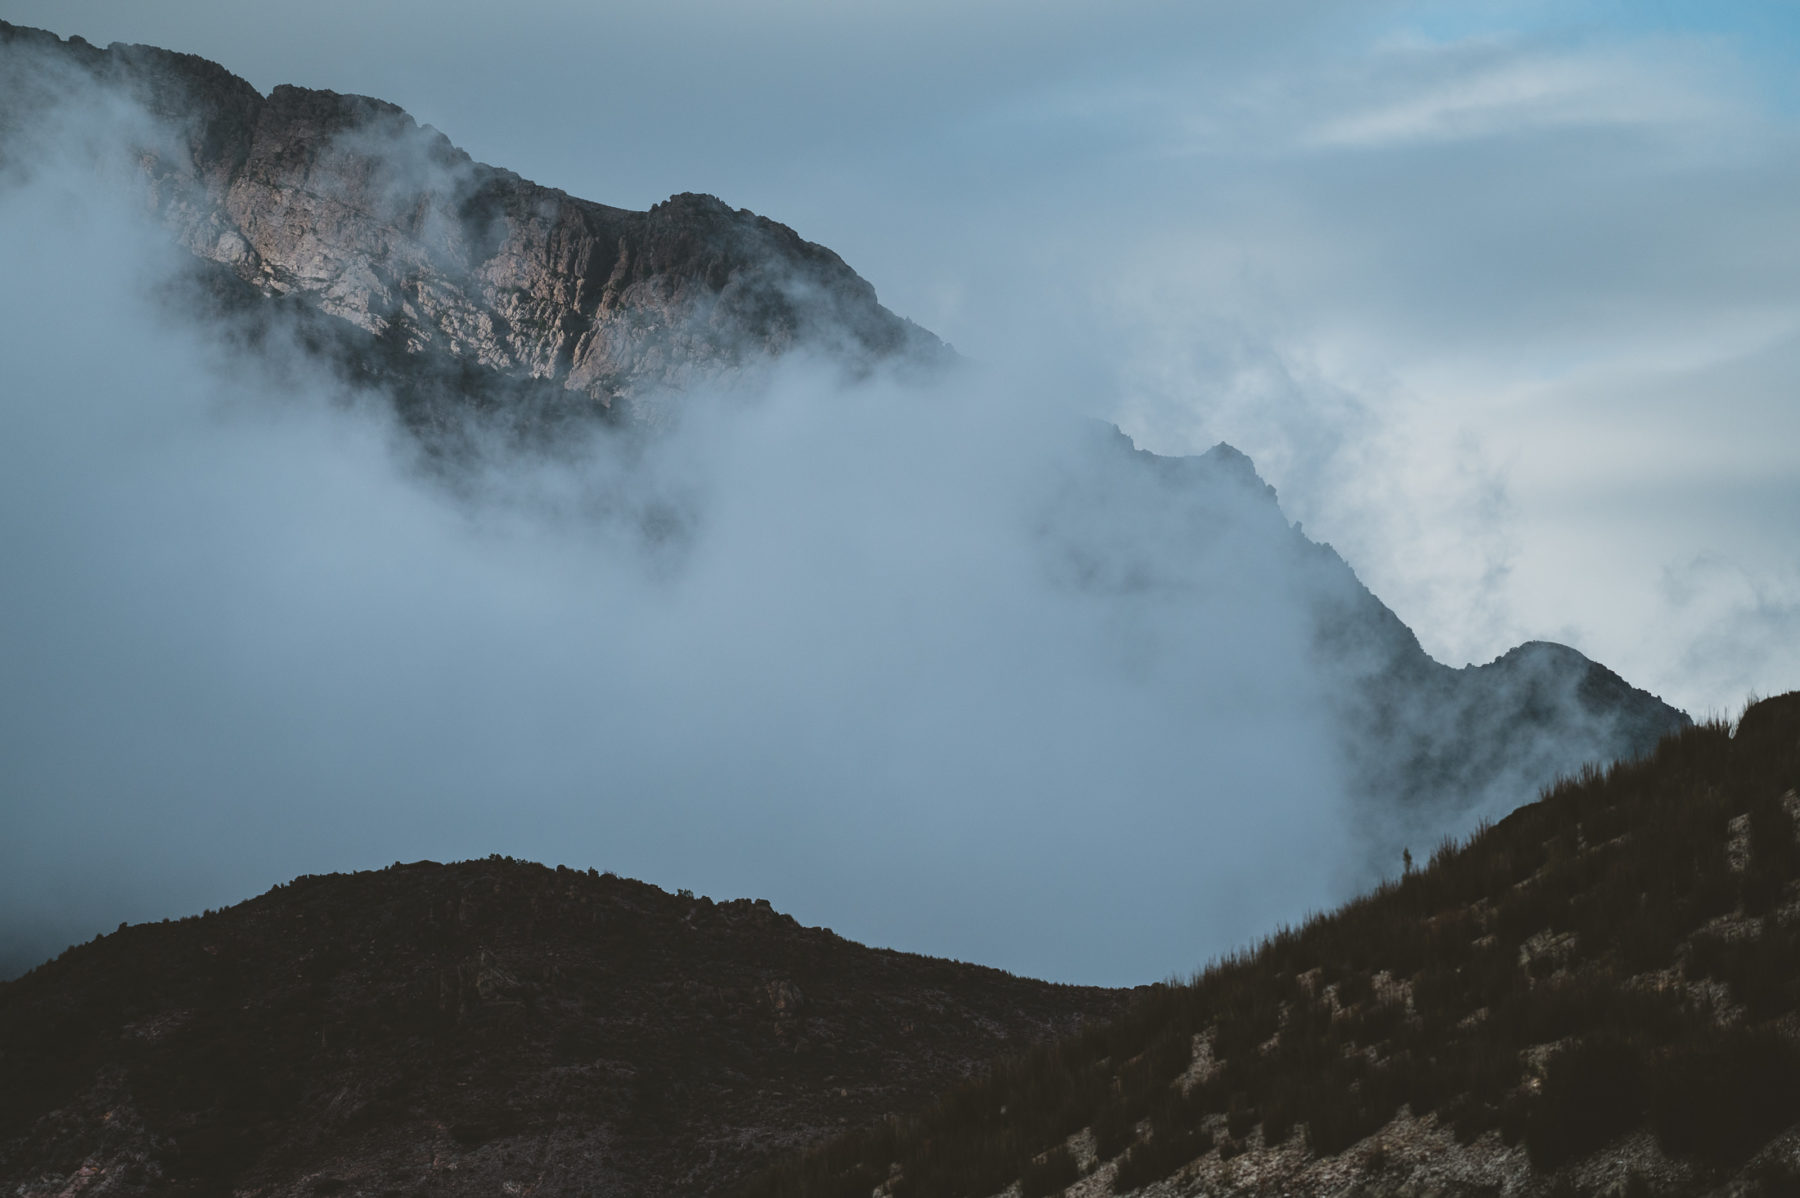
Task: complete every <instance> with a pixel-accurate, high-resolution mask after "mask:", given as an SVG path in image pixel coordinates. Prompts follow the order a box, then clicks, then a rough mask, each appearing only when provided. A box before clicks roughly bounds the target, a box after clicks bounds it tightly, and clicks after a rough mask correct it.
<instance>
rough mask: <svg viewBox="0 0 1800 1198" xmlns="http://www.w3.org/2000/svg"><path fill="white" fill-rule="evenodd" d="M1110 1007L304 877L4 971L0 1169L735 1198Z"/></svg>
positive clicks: (661, 919)
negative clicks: (756, 1182)
mask: <svg viewBox="0 0 1800 1198" xmlns="http://www.w3.org/2000/svg"><path fill="white" fill-rule="evenodd" d="M1128 996H1129V992H1125V991H1116V990H1102V989H1092V988H1083V987H1074V986H1059V985H1052V984H1049V983H1046V982H1035V981H1028V980H1026V979H1023V978H1017V977H1013V976H1011V975H1009V974H1005V973H1001V972H1000V971H998V970H993V969H985V968H981V967H978V966H975V965H964V964H960V963H957V962H952V961H942V960H935V959H931V958H927V957H918V956H912V955H909V954H905V953H898V952H889V951H882V950H876V949H870V948H864V947H863V946H861V945H857V944H853V943H850V942H849V941H846V940H843V939H841V938H840V937H838V936H836V935H834V934H833V933H832V932H831V931H829V930H828V929H825V928H804V927H801V926H800V925H799V924H797V923H796V922H795V921H794V920H793V919H791V918H789V917H788V916H785V915H782V914H780V913H778V912H776V911H775V910H773V909H772V908H771V907H770V906H769V904H768V903H766V902H752V901H749V900H743V899H740V900H736V901H732V902H713V901H712V900H710V899H708V898H695V897H693V896H691V895H688V894H685V893H683V894H668V893H665V892H664V891H662V890H659V889H657V888H656V887H654V886H648V885H645V884H643V883H640V882H633V881H628V880H625V879H622V878H616V877H614V876H612V875H610V874H596V873H594V872H592V871H577V870H570V869H564V868H559V869H548V868H545V867H543V866H540V865H530V864H526V863H524V862H518V861H513V860H510V859H506V858H491V859H488V860H483V861H471V862H464V863H461V864H456V865H438V864H433V863H429V862H421V863H418V864H413V865H404V866H402V865H396V866H394V867H393V868H391V869H387V870H383V871H379V872H373V873H358V874H346V875H339V874H333V875H329V876H319V877H304V878H299V879H297V880H295V881H293V882H291V883H289V884H287V885H284V886H277V887H276V888H275V889H273V890H271V891H269V892H268V893H267V894H264V895H263V896H261V897H260V898H257V899H253V900H251V901H249V902H246V903H242V904H240V905H238V906H236V907H232V908H230V909H228V910H224V911H218V912H209V913H207V914H206V915H204V916H201V917H192V918H187V919H181V920H175V921H171V922H163V923H154V924H142V925H136V926H132V927H122V928H120V929H119V930H118V931H117V932H116V933H113V934H111V935H108V936H105V937H101V938H99V939H97V940H95V941H94V942H92V943H89V944H86V945H83V946H81V947H78V948H74V949H71V950H69V951H68V952H67V953H64V954H63V955H62V956H61V957H60V958H58V959H57V960H55V961H53V962H50V963H48V964H45V965H43V966H40V967H39V968H38V969H36V970H34V971H32V972H31V973H29V974H27V975H25V976H24V977H23V978H21V979H19V980H16V981H13V982H9V983H4V984H0V1078H4V1079H5V1084H4V1085H0V1187H3V1189H4V1192H5V1193H7V1194H11V1195H18V1196H20V1198H26V1196H37V1195H51V1194H61V1195H79V1194H96V1195H97V1194H138V1193H152V1192H155V1193H176V1194H182V1193H186V1194H207V1193H231V1192H239V1193H257V1194H264V1195H275V1194H292V1195H315V1194H337V1193H360V1194H369V1195H377V1194H388V1195H398V1194H413V1193H434V1194H539V1195H549V1194H575V1193H583V1194H594V1193H604V1194H617V1195H663V1194H669V1195H673V1194H724V1193H731V1192H733V1191H734V1190H735V1189H736V1188H737V1186H738V1185H739V1183H740V1182H741V1181H742V1180H743V1179H744V1178H745V1177H746V1176H747V1175H748V1174H749V1173H750V1172H752V1171H754V1169H755V1168H756V1167H757V1166H759V1165H760V1164H762V1163H764V1162H766V1161H768V1160H769V1159H771V1157H772V1156H773V1155H774V1154H777V1153H779V1152H781V1151H782V1150H788V1149H793V1148H797V1147H800V1146H804V1145H807V1144H811V1143H815V1142H817V1141H819V1140H820V1139H822V1138H824V1137H826V1136H829V1135H831V1134H833V1133H835V1132H839V1131H842V1130H845V1129H847V1128H853V1127H863V1126H867V1125H869V1124H871V1123H874V1122H879V1121H881V1120H883V1119H884V1118H886V1117H888V1116H890V1115H898V1114H900V1113H902V1112H904V1111H907V1110H910V1109H912V1108H913V1107H915V1106H918V1105H919V1104H921V1103H923V1102H924V1101H925V1100H926V1099H927V1098H928V1097H929V1096H930V1095H931V1094H933V1093H935V1092H936V1091H938V1090H940V1089H943V1088H945V1087H947V1086H950V1085H954V1084H957V1083H959V1082H961V1081H962V1080H964V1079H965V1078H967V1077H968V1076H969V1075H971V1074H972V1073H975V1072H977V1071H979V1070H980V1069H981V1068H982V1067H984V1066H985V1063H986V1062H987V1061H989V1060H991V1059H993V1058H994V1057H996V1056H999V1055H1002V1054H1005V1053H1008V1052H1013V1051H1017V1050H1019V1049H1021V1048H1023V1047H1025V1046H1027V1045H1030V1044H1033V1043H1037V1042H1041V1041H1044V1040H1046V1039H1048V1038H1050V1037H1052V1036H1053V1035H1057V1034H1065V1033H1068V1032H1071V1031H1074V1030H1076V1029H1077V1028H1079V1027H1081V1026H1083V1025H1085V1024H1086V1023H1087V1022H1089V1021H1091V1020H1093V1019H1095V1018H1097V1017H1101V1016H1105V1015H1109V1014H1112V1013H1115V1012H1117V1011H1118V1010H1119V1009H1121V1007H1122V1006H1123V1004H1124V1003H1125V1002H1126V1001H1127V999H1128Z"/></svg>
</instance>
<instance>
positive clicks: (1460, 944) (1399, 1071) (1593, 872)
mask: <svg viewBox="0 0 1800 1198" xmlns="http://www.w3.org/2000/svg"><path fill="white" fill-rule="evenodd" d="M1797 784H1800V693H1797V694H1792V695H1787V696H1785V697H1783V698H1780V699H1772V700H1768V701H1766V702H1762V703H1759V704H1757V705H1756V706H1754V707H1752V708H1751V709H1750V710H1749V711H1748V712H1747V713H1746V715H1745V716H1744V718H1743V720H1742V721H1741V722H1740V724H1739V726H1738V727H1737V729H1736V730H1735V735H1734V733H1733V731H1732V730H1731V729H1729V728H1727V727H1725V726H1722V725H1718V724H1713V725H1708V726H1704V727H1696V728H1691V729H1688V730H1686V731H1683V732H1680V733H1676V734H1674V735H1671V736H1670V737H1668V738H1667V739H1665V740H1664V741H1663V742H1662V744H1661V746H1660V747H1659V748H1658V749H1657V751H1656V752H1655V753H1654V755H1652V756H1651V757H1649V758H1648V759H1646V760H1642V761H1639V762H1636V763H1632V764H1624V765H1619V766H1615V767H1613V768H1611V769H1609V770H1607V771H1605V772H1603V773H1602V772H1596V771H1590V772H1589V773H1587V774H1586V775H1584V776H1583V777H1581V778H1579V779H1577V780H1574V781H1571V782H1567V783H1564V784H1562V785H1560V786H1558V787H1556V788H1555V789H1554V790H1553V791H1552V792H1550V793H1549V794H1548V795H1547V796H1546V797H1545V798H1544V799H1543V800H1542V801H1540V802H1538V803H1536V804H1534V805H1532V806H1530V807H1526V808H1523V809H1521V810H1520V811H1518V812H1516V813H1514V814H1513V815H1511V816H1509V817H1508V818H1507V819H1505V820H1503V821H1502V822H1500V823H1499V824H1498V825H1496V826H1493V827H1490V828H1487V829H1485V830H1483V831H1482V832H1481V833H1479V834H1478V835H1476V836H1475V837H1473V838H1472V839H1471V840H1470V842H1469V843H1467V844H1465V845H1460V846H1458V845H1447V846H1445V847H1444V848H1442V849H1441V850H1440V851H1439V852H1438V853H1437V854H1436V855H1435V856H1434V857H1433V859H1432V860H1431V862H1430V863H1429V864H1428V865H1427V866H1426V867H1425V868H1423V869H1420V870H1418V871H1415V872H1411V873H1409V874H1408V875H1407V876H1405V877H1404V878H1403V879H1401V880H1400V881H1398V882H1395V883H1391V884H1388V885H1385V886H1383V887H1382V888H1380V889H1379V890H1377V891H1376V892H1375V893H1373V894H1371V895H1369V896H1368V897H1366V898H1363V899H1361V900H1358V901H1357V902H1354V903H1351V904H1350V905H1348V906H1346V907H1344V908H1343V909H1341V910H1339V911H1337V912H1335V913H1333V914H1331V915H1329V916H1324V917H1321V918H1318V919H1315V920H1313V921H1312V922H1310V923H1308V924H1307V925H1306V926H1305V927H1303V928H1300V929H1298V930H1289V931H1284V932H1282V933H1280V934H1279V935H1276V936H1274V937H1272V938H1270V939H1269V940H1267V941H1265V942H1264V943H1263V945H1262V946H1261V947H1260V948H1259V949H1258V950H1256V951H1255V952H1253V953H1249V954H1246V955H1245V956H1242V957H1240V958H1236V959H1233V960H1229V961H1225V962H1222V963H1219V964H1216V965H1214V966H1213V967H1211V968H1209V969H1207V970H1206V971H1205V972H1204V973H1203V974H1202V975H1201V976H1199V977H1198V978H1197V979H1195V981H1194V982H1193V983H1192V984H1190V985H1185V986H1175V987H1168V988H1163V989H1159V990H1158V991H1156V992H1154V993H1152V994H1150V995H1148V996H1146V998H1145V999H1144V1000H1142V1001H1141V1002H1140V1003H1138V1004H1137V1005H1135V1006H1134V1007H1133V1009H1131V1010H1130V1011H1129V1012H1128V1013H1127V1014H1125V1015H1124V1016H1122V1017H1121V1018H1120V1019H1118V1020H1116V1021H1114V1022H1112V1023H1110V1024H1107V1025H1101V1026H1094V1027H1091V1028H1089V1029H1086V1030H1084V1031H1083V1032H1081V1033H1079V1034H1078V1035H1076V1036H1074V1037H1071V1038H1069V1039H1066V1040H1064V1041H1063V1042H1062V1043H1060V1044H1057V1045H1054V1046H1049V1047H1045V1048H1042V1049H1040V1050H1037V1051H1034V1052H1032V1053H1030V1054H1028V1055H1026V1056H1024V1057H1023V1058H1022V1059H1018V1060H1015V1061H1013V1062H1012V1063H1010V1064H1007V1065H1005V1066H1002V1067H1000V1068H998V1069H997V1071H996V1072H994V1073H993V1074H992V1075H991V1076H990V1077H988V1078H987V1079H985V1080H983V1081H980V1082H977V1083H972V1084H969V1085H966V1086H964V1087H962V1088H959V1089H956V1090H954V1091H952V1092H950V1093H948V1094H947V1095H945V1096H943V1097H942V1098H941V1099H940V1101H939V1102H938V1103H937V1104H936V1105H935V1107H933V1108H932V1109H931V1110H930V1111H929V1113H927V1114H925V1115H924V1116H922V1117H918V1118H908V1119H904V1120H894V1121H889V1122H888V1123H886V1124H884V1125H882V1126H879V1127H877V1128H873V1129H870V1130H866V1131H863V1132H859V1133H857V1134H853V1135H850V1136H848V1137H845V1138H842V1139H840V1140H838V1141H836V1142H834V1143H832V1144H830V1145H828V1146H826V1147H824V1148H821V1149H818V1150H815V1151H813V1152H810V1153H808V1154H805V1155H803V1156H800V1157H797V1158H795V1159H793V1160H790V1161H788V1162H786V1163H784V1164H783V1165H782V1166H781V1167H780V1168H779V1169H777V1170H774V1171H772V1172H771V1173H769V1174H768V1175H766V1176H764V1177H763V1178H761V1179H760V1181H759V1182H758V1184H757V1185H756V1186H755V1187H754V1193H756V1194H757V1195H759V1196H760V1198H800V1196H802V1195H804V1196H806V1198H817V1196H824V1195H832V1196H838V1195H842V1196H844V1198H850V1196H852V1195H854V1196H856V1198H864V1196H866V1195H869V1194H870V1193H871V1192H872V1191H873V1192H875V1193H878V1194H880V1195H884V1196H892V1198H903V1196H909V1195H931V1196H933V1198H955V1196H957V1195H967V1196H970V1198H979V1196H983V1195H992V1194H997V1193H1000V1192H1002V1191H1005V1190H1007V1189H1008V1187H1009V1186H1012V1185H1015V1184H1017V1185H1019V1187H1020V1188H1019V1189H1014V1190H1012V1191H1011V1193H1012V1194H1014V1195H1020V1194H1021V1193H1022V1196H1023V1198H1042V1196H1045V1195H1051V1194H1057V1193H1065V1192H1066V1193H1067V1194H1069V1195H1082V1196H1086V1195H1095V1196H1098V1195H1103V1194H1106V1193H1109V1192H1113V1193H1125V1192H1132V1191H1137V1190H1144V1191H1146V1192H1150V1193H1156V1194H1168V1195H1175V1194H1202V1193H1204V1194H1250V1193H1256V1194H1295V1195H1324V1194H1331V1195H1362V1194H1370V1195H1373V1194H1407V1195H1421V1196H1423V1195H1456V1194H1469V1195H1474V1194H1486V1195H1500V1194H1509V1195H1510V1194H1554V1195H1561V1194H1590V1193H1605V1194H1617V1195H1632V1196H1637V1195H1649V1194H1707V1193H1717V1194H1741V1195H1757V1194H1762V1195H1776V1194H1793V1193H1800V1041H1797V1038H1796V1037H1797V1035H1800V887H1797V886H1796V871H1797V867H1800V849H1797V847H1796V824H1795V817H1796V814H1797V813H1800V796H1797V795H1796V791H1795V787H1796V785H1797Z"/></svg>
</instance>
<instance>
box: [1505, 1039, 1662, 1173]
mask: <svg viewBox="0 0 1800 1198" xmlns="http://www.w3.org/2000/svg"><path fill="white" fill-rule="evenodd" d="M1643 1082H1644V1067H1643V1062H1642V1060H1641V1059H1640V1057H1639V1054H1638V1050H1637V1048H1636V1047H1635V1046H1634V1045H1633V1044H1631V1043H1630V1042H1629V1041H1627V1040H1625V1039H1624V1038H1623V1037H1620V1036H1617V1035H1612V1034H1608V1033H1604V1032H1602V1033H1600V1034H1597V1035H1594V1036H1591V1037H1586V1038H1583V1039H1579V1040H1576V1041H1575V1042H1574V1043H1573V1044H1571V1045H1569V1046H1568V1047H1567V1048H1565V1049H1563V1050H1562V1051H1561V1052H1559V1053H1557V1054H1556V1055H1555V1056H1554V1057H1552V1058H1550V1062H1549V1065H1548V1067H1547V1068H1546V1069H1545V1071H1544V1085H1543V1088H1542V1089H1541V1090H1540V1091H1539V1092H1538V1096H1537V1100H1536V1101H1535V1102H1534V1103H1533V1104H1532V1106H1531V1111H1530V1114H1529V1115H1528V1116H1527V1117H1526V1123H1525V1148H1526V1151H1527V1152H1529V1153H1530V1154H1531V1163H1532V1165H1534V1166H1535V1167H1537V1168H1539V1169H1554V1168H1556V1167H1557V1166H1559V1165H1562V1164H1565V1163H1567V1162H1568V1161H1572V1160H1574V1159H1575V1158H1576V1157H1579V1156H1583V1155H1585V1154H1586V1153H1589V1152H1592V1151H1593V1150H1594V1149H1596V1148H1598V1147H1600V1145H1602V1144H1604V1143H1606V1142H1607V1141H1608V1140H1610V1139H1612V1138H1613V1137H1614V1136H1617V1135H1620V1134H1622V1133H1624V1132H1627V1131H1629V1130H1631V1129H1632V1128H1633V1127H1635V1126H1637V1123H1638V1120H1639V1119H1640V1118H1641V1117H1642V1115H1643V1111H1644V1104H1643Z"/></svg>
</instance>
